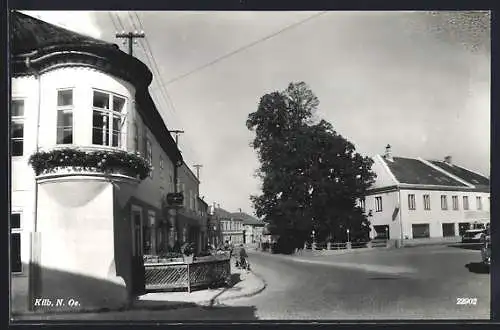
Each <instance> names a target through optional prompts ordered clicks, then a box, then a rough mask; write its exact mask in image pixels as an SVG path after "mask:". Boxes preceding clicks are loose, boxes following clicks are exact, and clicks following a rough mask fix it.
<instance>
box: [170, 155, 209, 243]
mask: <svg viewBox="0 0 500 330" xmlns="http://www.w3.org/2000/svg"><path fill="white" fill-rule="evenodd" d="M178 181H179V184H178V189H177V191H179V192H182V194H183V196H184V202H183V205H182V207H181V208H180V209H179V210H178V231H179V236H180V237H179V240H180V242H181V243H184V242H191V243H195V244H196V246H197V249H198V251H200V250H201V249H202V247H203V237H202V236H203V235H205V233H206V216H205V215H204V216H202V215H201V212H200V205H199V203H200V198H199V186H200V181H199V180H198V178H197V177H196V175H195V174H194V173H193V171H192V170H191V169H190V168H189V166H187V165H186V164H185V163H184V164H183V165H182V166H181V167H179V171H178Z"/></svg>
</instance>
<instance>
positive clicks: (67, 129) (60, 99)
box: [56, 89, 73, 144]
mask: <svg viewBox="0 0 500 330" xmlns="http://www.w3.org/2000/svg"><path fill="white" fill-rule="evenodd" d="M56 143H57V144H72V143H73V90H72V89H61V90H58V91H57V141H56Z"/></svg>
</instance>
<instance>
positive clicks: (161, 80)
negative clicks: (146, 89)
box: [134, 12, 177, 112]
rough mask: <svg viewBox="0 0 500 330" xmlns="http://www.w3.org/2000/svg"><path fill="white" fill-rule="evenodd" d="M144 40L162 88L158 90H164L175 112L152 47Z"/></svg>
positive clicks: (138, 19)
mask: <svg viewBox="0 0 500 330" xmlns="http://www.w3.org/2000/svg"><path fill="white" fill-rule="evenodd" d="M134 14H135V16H136V17H137V21H138V22H139V25H140V27H141V29H142V30H144V26H143V25H142V21H141V18H140V17H139V15H138V14H137V12H134ZM145 41H146V45H147V47H148V49H149V52H150V54H151V58H152V59H153V63H154V65H155V66H156V71H157V72H158V81H159V83H160V85H161V87H162V89H160V91H162V92H163V91H165V94H166V97H167V99H168V101H169V102H170V104H171V105H172V109H173V111H174V112H177V110H176V109H175V105H174V104H173V102H172V99H171V97H170V95H169V94H168V91H167V89H166V87H165V83H164V82H163V78H162V76H161V74H160V71H159V69H158V63H156V59H155V57H154V55H153V48H152V47H151V45H150V44H149V41H148V39H147V38H146V39H145ZM164 96H165V95H164Z"/></svg>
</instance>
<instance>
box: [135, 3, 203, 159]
mask: <svg viewBox="0 0 500 330" xmlns="http://www.w3.org/2000/svg"><path fill="white" fill-rule="evenodd" d="M128 14H129V18H130V21H131V22H132V25H133V26H134V28H136V25H135V22H134V20H133V17H132V15H131V14H130V12H129V13H128ZM134 14H135V17H136V18H137V22H138V23H139V26H140V28H141V30H142V31H144V25H143V24H142V20H141V18H140V16H139V15H138V14H137V12H134ZM140 41H142V40H140ZM144 41H145V42H146V47H145V46H144V44H143V43H142V42H140V45H141V47H142V49H143V50H144V54H145V55H146V59H147V61H148V63H149V64H150V67H151V68H152V69H153V72H154V71H156V73H157V75H156V77H158V79H155V81H156V83H157V85H158V90H159V91H160V94H161V96H162V98H163V100H164V101H165V102H166V104H167V108H168V109H169V110H170V109H171V110H173V111H170V112H171V114H172V116H173V117H174V118H176V117H178V116H177V110H176V107H175V104H174V101H173V99H172V97H171V96H170V94H169V93H168V90H167V88H166V87H165V83H164V81H163V78H162V75H161V73H160V70H159V66H158V63H157V62H156V58H155V56H154V54H153V49H152V47H151V44H150V43H149V41H148V37H147V36H146V38H144ZM149 57H151V60H152V61H150V60H149ZM178 121H179V124H181V123H180V119H179V120H178ZM187 140H190V139H189V137H187ZM183 144H184V146H185V147H186V148H187V149H189V151H190V154H191V155H192V156H193V157H195V158H198V157H197V156H196V155H197V153H196V152H195V151H194V149H193V148H192V147H191V145H190V143H183Z"/></svg>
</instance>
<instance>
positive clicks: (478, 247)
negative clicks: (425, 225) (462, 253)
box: [448, 243, 482, 250]
mask: <svg viewBox="0 0 500 330" xmlns="http://www.w3.org/2000/svg"><path fill="white" fill-rule="evenodd" d="M481 246H482V244H481V243H477V244H476V243H468V244H461V243H457V244H450V245H448V247H454V248H459V249H466V250H481Z"/></svg>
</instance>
